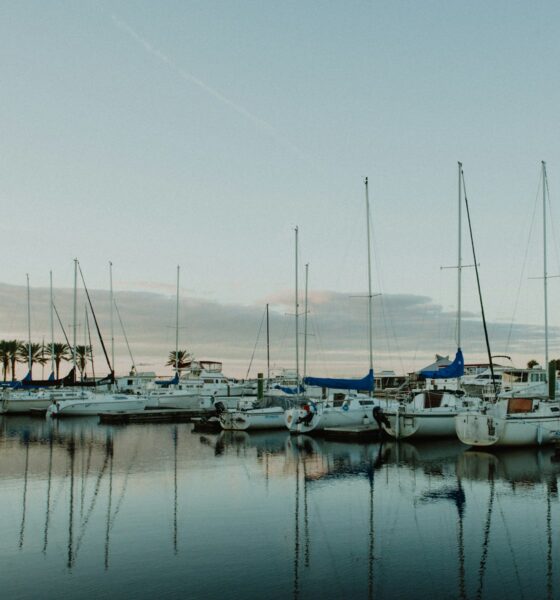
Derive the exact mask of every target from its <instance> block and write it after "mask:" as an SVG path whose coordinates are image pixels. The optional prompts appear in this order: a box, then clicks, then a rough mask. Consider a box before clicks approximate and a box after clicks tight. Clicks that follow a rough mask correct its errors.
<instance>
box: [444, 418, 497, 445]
mask: <svg viewBox="0 0 560 600" xmlns="http://www.w3.org/2000/svg"><path fill="white" fill-rule="evenodd" d="M501 427H502V423H501V420H500V419H499V418H496V417H495V416H493V415H488V414H484V413H480V412H473V413H469V412H464V413H459V414H458V415H457V416H456V417H455V431H456V432H457V437H458V438H459V439H460V440H461V442H463V444H467V445H468V446H494V445H495V444H496V443H498V441H499V439H500V436H499V429H501Z"/></svg>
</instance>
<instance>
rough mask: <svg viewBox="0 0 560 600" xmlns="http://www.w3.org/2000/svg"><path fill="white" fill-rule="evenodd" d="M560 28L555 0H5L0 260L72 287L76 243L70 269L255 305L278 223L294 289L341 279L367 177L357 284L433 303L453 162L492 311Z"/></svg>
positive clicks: (505, 282) (346, 273)
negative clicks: (463, 184)
mask: <svg viewBox="0 0 560 600" xmlns="http://www.w3.org/2000/svg"><path fill="white" fill-rule="evenodd" d="M559 24H560V6H559V5H558V4H557V3H553V2H537V3H529V2H525V3H521V2H492V3H487V2H470V3H464V2H384V3H382V2H309V1H308V2H265V1H259V2H256V1H255V2H233V1H229V2H226V1H222V2H209V1H203V2H187V1H183V2H179V1H177V2H171V1H165V2H147V1H144V2H142V1H136V2H79V3H76V2H69V1H68V2H64V1H56V0H53V1H51V2H48V3H46V2H42V1H37V2H29V1H25V0H23V1H22V0H18V1H12V2H4V3H3V4H2V7H1V8H0V52H1V55H2V57H3V59H2V61H1V63H0V81H1V82H2V92H1V93H0V200H1V201H2V204H3V207H4V210H3V220H2V225H1V228H2V247H3V252H2V256H3V261H2V270H1V275H0V280H1V281H4V282H6V283H11V284H23V283H25V273H26V272H29V273H30V276H31V281H32V284H34V285H46V284H47V283H48V271H49V269H50V268H52V269H53V270H54V276H55V282H56V283H57V284H58V285H61V286H70V285H71V283H72V258H73V256H75V255H77V256H78V257H79V258H80V259H81V262H82V265H83V268H84V271H85V274H86V277H87V280H88V283H89V285H90V286H91V287H107V285H108V284H107V280H108V274H107V262H108V261H109V260H112V261H113V262H114V264H115V279H116V281H117V282H118V286H119V288H120V289H154V288H155V289H157V288H158V286H166V285H169V284H171V285H173V283H174V276H175V265H176V264H177V263H180V264H181V265H182V268H183V271H182V273H183V279H182V281H183V286H184V288H185V293H187V294H191V295H193V296H197V297H201V298H206V299H211V300H213V301H217V302H223V303H231V304H239V303H241V304H253V303H259V304H263V303H264V302H266V299H267V298H268V297H270V296H272V295H274V294H278V293H284V292H285V291H286V290H289V289H290V288H291V286H292V285H293V231H292V229H293V227H294V225H296V224H299V226H300V232H301V250H302V253H301V261H302V264H303V263H304V262H309V263H310V264H311V267H310V269H311V287H312V288H313V289H315V290H332V291H334V292H338V293H348V294H350V293H356V292H360V291H363V290H364V289H365V287H366V281H365V224H364V219H363V215H364V200H363V184H362V178H363V176H364V175H368V176H369V177H370V182H371V192H372V200H373V203H374V223H375V225H374V228H375V247H376V257H375V264H376V288H378V289H379V288H380V289H381V290H382V291H383V292H384V293H387V294H391V293H392V294H397V293H399V294H419V295H424V296H429V297H431V298H432V299H433V300H434V302H436V303H441V304H442V305H443V307H444V309H445V310H452V309H453V307H454V305H455V274H454V272H452V271H441V270H440V266H442V265H449V264H454V263H455V261H456V188H457V184H456V161H457V160H462V161H463V163H464V166H465V172H466V178H467V185H468V189H469V196H470V201H471V209H472V213H473V219H474V225H475V234H476V238H477V246H478V248H477V250H478V254H479V259H480V262H481V275H482V284H483V287H484V291H485V295H486V300H487V304H488V308H487V310H488V317H489V319H491V320H494V321H497V320H502V321H508V320H511V316H512V314H513V311H514V304H515V297H516V294H517V288H518V284H519V281H520V277H521V264H522V262H523V257H524V255H525V250H526V245H527V241H526V240H527V233H528V229H529V222H530V219H531V215H532V212H533V206H534V203H535V196H536V193H537V186H538V177H539V168H540V160H541V159H545V160H547V162H548V170H549V181H550V188H551V201H552V205H553V208H552V212H553V217H554V216H555V215H556V216H558V214H559V211H558V208H557V204H558V201H560V194H559V193H558V192H559V190H560V142H559V140H560V135H559V134H560V131H559V126H558V107H559V106H560V97H559V96H560V88H559V85H558V81H557V77H556V73H557V69H558V59H559V58H560V48H559V45H560V42H559V39H558V35H557V32H558V26H559ZM537 216H538V217H539V218H540V212H538V213H537ZM556 221H557V219H556ZM552 225H553V226H555V225H556V223H555V219H553V223H552ZM540 227H541V224H540V221H535V225H534V235H533V240H532V243H531V246H530V248H529V251H528V254H527V255H528V264H527V267H526V270H525V273H524V276H523V279H522V288H523V289H522V293H521V295H520V299H519V301H518V309H517V313H516V318H517V320H518V321H519V320H521V321H522V322H526V323H529V322H530V323H540V321H541V320H542V294H541V285H540V283H539V282H535V281H529V280H528V279H527V277H528V276H537V275H539V274H540V270H541V263H540V261H541V260H542V258H541V254H542V251H541V250H540V246H539V245H540V243H541V242H540V239H541V238H540V235H541V234H540ZM466 242H467V240H466V239H465V246H464V255H465V260H466V261H467V262H470V258H469V249H468V246H467V243H466ZM556 247H557V245H556ZM557 256H558V254H557V252H556V251H555V250H554V249H553V241H552V240H551V248H550V262H551V267H550V270H551V272H553V273H556V272H560V266H559V265H558V260H557ZM465 279H466V281H465V306H466V308H467V309H471V310H473V311H475V310H477V304H476V300H475V297H474V280H473V278H472V276H471V275H470V274H468V275H467V276H466V278H465ZM558 282H559V283H557V282H556V281H555V280H551V284H550V289H551V306H552V307H554V306H555V305H556V304H557V302H556V299H557V298H558V294H559V293H560V290H559V289H558V286H559V285H560V280H558ZM162 289H164V288H162ZM551 321H552V323H553V324H558V323H559V321H560V319H556V318H555V315H554V314H551ZM449 346H450V347H451V350H452V346H453V344H452V343H451V342H450V344H449ZM436 350H438V348H433V349H430V352H432V351H434V352H435V351H436Z"/></svg>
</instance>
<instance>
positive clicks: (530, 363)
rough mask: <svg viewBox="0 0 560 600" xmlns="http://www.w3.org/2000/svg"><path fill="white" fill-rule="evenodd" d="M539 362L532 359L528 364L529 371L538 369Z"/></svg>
mask: <svg viewBox="0 0 560 600" xmlns="http://www.w3.org/2000/svg"><path fill="white" fill-rule="evenodd" d="M538 364H539V363H538V361H536V360H535V359H534V358H532V359H531V360H530V361H529V362H528V363H527V368H528V369H532V368H533V367H536V366H537V365H538Z"/></svg>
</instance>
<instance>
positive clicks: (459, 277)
mask: <svg viewBox="0 0 560 600" xmlns="http://www.w3.org/2000/svg"><path fill="white" fill-rule="evenodd" d="M457 167H458V171H459V176H458V181H459V184H458V185H459V194H458V196H459V218H458V230H457V240H458V245H457V348H460V347H461V280H462V274H463V257H462V255H461V248H462V238H461V232H462V225H461V219H462V215H463V210H462V204H463V194H462V191H463V186H462V179H461V178H462V174H463V163H461V162H458V163H457Z"/></svg>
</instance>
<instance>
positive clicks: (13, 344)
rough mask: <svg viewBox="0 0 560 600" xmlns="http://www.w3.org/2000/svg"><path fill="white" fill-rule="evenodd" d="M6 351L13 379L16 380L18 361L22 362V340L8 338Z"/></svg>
mask: <svg viewBox="0 0 560 600" xmlns="http://www.w3.org/2000/svg"><path fill="white" fill-rule="evenodd" d="M5 344H6V345H5V347H4V348H5V352H6V353H7V354H8V360H9V362H10V369H11V371H12V381H15V380H16V363H17V362H20V354H19V348H20V346H21V345H22V342H20V341H18V340H7V341H6V342H5Z"/></svg>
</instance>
